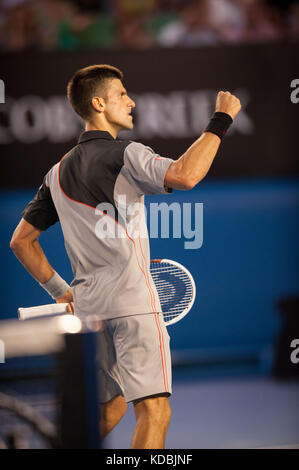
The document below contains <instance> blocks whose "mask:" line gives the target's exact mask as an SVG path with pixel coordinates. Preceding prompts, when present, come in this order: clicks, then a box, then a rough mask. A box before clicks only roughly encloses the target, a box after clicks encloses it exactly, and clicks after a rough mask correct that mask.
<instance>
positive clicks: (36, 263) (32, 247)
mask: <svg viewBox="0 0 299 470" xmlns="http://www.w3.org/2000/svg"><path fill="white" fill-rule="evenodd" d="M12 249H13V252H14V254H15V255H16V257H17V258H18V260H19V261H20V262H21V263H22V264H23V266H24V267H25V269H27V271H28V272H29V273H30V274H31V275H32V276H33V277H34V278H35V279H36V280H37V281H38V282H40V283H45V282H47V281H48V280H49V279H50V278H51V277H52V276H53V274H54V269H53V268H52V267H51V266H50V264H49V261H48V260H47V258H46V256H45V254H44V252H43V250H42V248H41V246H40V244H39V243H38V241H37V240H34V241H29V240H26V241H21V242H19V243H15V244H14V245H13V246H12Z"/></svg>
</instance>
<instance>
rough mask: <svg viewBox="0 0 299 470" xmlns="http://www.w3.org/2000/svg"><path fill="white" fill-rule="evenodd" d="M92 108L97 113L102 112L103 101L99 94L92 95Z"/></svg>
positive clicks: (103, 107)
mask: <svg viewBox="0 0 299 470" xmlns="http://www.w3.org/2000/svg"><path fill="white" fill-rule="evenodd" d="M90 104H91V106H92V108H93V109H94V110H95V111H97V112H98V113H102V112H103V111H104V109H105V101H104V99H103V98H101V97H100V96H94V97H93V98H92V99H91V102H90Z"/></svg>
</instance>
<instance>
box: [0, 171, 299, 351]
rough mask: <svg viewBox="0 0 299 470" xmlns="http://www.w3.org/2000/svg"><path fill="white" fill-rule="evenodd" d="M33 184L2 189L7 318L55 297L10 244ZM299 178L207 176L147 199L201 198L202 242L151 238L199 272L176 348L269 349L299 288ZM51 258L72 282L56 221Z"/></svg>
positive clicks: (156, 247) (46, 239)
mask: <svg viewBox="0 0 299 470" xmlns="http://www.w3.org/2000/svg"><path fill="white" fill-rule="evenodd" d="M34 194H35V190H33V191H5V192H2V193H0V199H1V209H0V214H1V215H0V217H1V228H2V230H1V234H0V237H1V238H0V242H1V243H0V251H1V260H2V263H1V264H2V270H1V274H0V276H1V278H0V285H1V298H2V308H1V317H2V318H8V317H9V318H16V317H17V308H18V307H19V306H32V305H39V304H43V303H50V301H51V299H50V298H49V297H48V295H47V294H46V293H45V292H44V291H43V290H42V289H41V288H40V287H39V285H38V284H37V283H36V282H35V281H34V280H33V279H32V278H31V277H30V275H29V274H27V273H26V271H25V270H24V268H23V267H22V265H21V264H20V263H19V262H18V260H17V259H16V258H15V256H14V255H13V253H12V252H11V251H10V249H9V241H10V238H11V235H12V232H13V230H14V228H15V226H16V225H17V223H18V221H19V218H20V217H21V210H22V209H23V208H24V206H25V205H26V203H27V201H29V200H30V199H31V198H32V197H33V195H34ZM298 195H299V190H298V181H296V180H259V181H238V182H235V181H234V182H233V181H225V182H220V183H219V182H204V183H202V184H201V185H198V187H197V188H195V189H194V190H192V191H188V192H181V191H174V192H173V194H171V195H167V196H159V197H157V196H154V197H151V198H148V199H147V203H149V202H162V201H166V202H168V203H170V202H180V203H182V202H202V203H203V204H204V206H203V246H202V247H201V248H200V249H198V250H186V249H184V239H170V240H168V239H152V241H151V249H152V258H161V257H164V258H170V259H174V260H177V261H178V262H181V263H182V264H184V265H185V266H186V267H187V268H188V269H189V270H190V271H191V272H192V274H193V275H194V278H195V281H196V284H197V291H198V292H197V299H196V302H195V304H194V307H193V309H192V311H191V313H190V314H189V315H187V317H186V318H185V319H184V320H183V321H182V322H180V323H178V324H177V325H173V326H170V327H169V333H170V335H171V337H172V348H173V349H175V350H177V351H182V350H186V349H187V350H190V349H191V350H192V351H193V352H194V351H195V350H197V351H201V353H202V354H203V356H204V355H205V354H206V355H209V354H210V355H213V354H215V353H216V354H217V351H218V353H220V352H221V354H222V353H223V352H224V351H230V352H231V353H232V354H235V353H236V352H237V353H239V354H240V355H242V354H243V353H244V351H245V352H246V351H254V350H255V351H266V350H267V347H268V346H269V345H271V344H273V341H274V340H275V337H276V334H277V331H278V328H279V314H278V309H277V300H278V299H279V298H280V297H282V296H287V295H293V294H294V293H296V292H298V278H299V276H298V248H297V246H298V240H297V238H298V236H297V233H298V230H297V229H298V225H297V222H298V217H297V216H298V204H299V197H298ZM40 242H41V245H42V247H43V249H44V251H45V253H46V255H47V256H48V258H49V260H50V263H51V264H52V265H53V266H54V267H55V269H56V270H57V271H58V272H59V273H60V274H61V275H62V276H63V277H65V279H66V280H67V281H69V282H70V281H71V279H72V273H71V269H70V264H69V261H68V258H67V256H66V253H65V250H64V245H63V238H62V234H61V230H60V226H59V224H56V226H54V227H51V228H50V229H49V230H48V231H47V232H46V233H44V234H42V236H41V238H40Z"/></svg>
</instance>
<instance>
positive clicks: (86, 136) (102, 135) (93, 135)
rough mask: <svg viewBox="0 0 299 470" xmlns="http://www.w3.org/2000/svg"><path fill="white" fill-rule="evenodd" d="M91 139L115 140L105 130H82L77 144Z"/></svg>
mask: <svg viewBox="0 0 299 470" xmlns="http://www.w3.org/2000/svg"><path fill="white" fill-rule="evenodd" d="M93 139H105V140H115V139H114V137H112V135H111V134H109V132H106V131H84V132H82V134H80V137H79V139H78V144H81V143H82V142H86V141H88V140H93Z"/></svg>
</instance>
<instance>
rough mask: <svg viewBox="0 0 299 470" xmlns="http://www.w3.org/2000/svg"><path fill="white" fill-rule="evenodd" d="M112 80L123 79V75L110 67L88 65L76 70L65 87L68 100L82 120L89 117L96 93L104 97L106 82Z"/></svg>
mask: <svg viewBox="0 0 299 470" xmlns="http://www.w3.org/2000/svg"><path fill="white" fill-rule="evenodd" d="M113 78H118V79H119V80H122V79H123V73H122V72H121V71H120V70H119V69H117V68H116V67H113V66H112V65H107V64H101V65H90V66H89V67H84V68H83V69H79V70H77V72H75V73H74V75H73V76H72V78H71V80H70V81H69V83H68V85H67V97H68V100H69V102H70V104H71V106H72V107H73V109H74V110H75V111H76V113H77V114H79V116H81V117H82V118H83V119H84V120H86V119H88V118H89V117H90V116H91V111H92V107H91V99H92V97H93V96H95V95H96V94H97V93H101V95H102V96H103V97H104V96H105V94H106V86H107V81H108V80H110V79H113Z"/></svg>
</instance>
